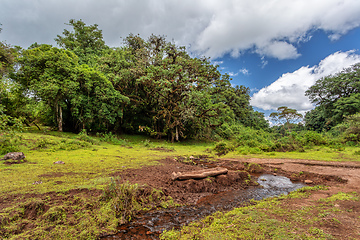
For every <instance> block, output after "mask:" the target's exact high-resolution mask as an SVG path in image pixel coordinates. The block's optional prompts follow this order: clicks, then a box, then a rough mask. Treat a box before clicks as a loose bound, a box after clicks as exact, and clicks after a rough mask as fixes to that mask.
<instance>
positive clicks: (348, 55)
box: [251, 51, 360, 112]
mask: <svg viewBox="0 0 360 240" xmlns="http://www.w3.org/2000/svg"><path fill="white" fill-rule="evenodd" d="M358 62H360V55H357V54H355V53H354V51H348V52H336V53H334V54H331V55H330V56H328V57H326V58H325V59H323V60H322V61H321V62H320V63H319V64H318V65H316V66H312V67H309V66H304V67H301V68H300V69H298V70H296V71H294V72H292V73H285V74H283V75H282V76H281V77H280V78H279V79H277V80H276V81H275V82H273V83H272V84H271V85H269V86H267V87H264V88H262V89H261V90H260V91H258V92H257V93H254V95H253V96H252V98H251V105H252V106H254V107H257V108H260V109H263V110H276V109H277V108H278V107H280V106H287V107H290V108H294V109H297V110H298V111H300V112H305V111H308V110H311V109H312V108H313V107H314V106H313V105H312V104H311V103H310V101H309V99H308V97H306V96H305V91H306V90H307V89H308V88H309V87H311V86H312V85H313V84H314V83H315V81H316V80H317V79H320V78H322V77H325V76H328V75H330V74H334V73H337V72H340V71H341V70H342V69H344V68H347V67H349V66H351V65H353V64H355V63H358Z"/></svg>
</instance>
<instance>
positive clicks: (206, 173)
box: [171, 167, 228, 180]
mask: <svg viewBox="0 0 360 240" xmlns="http://www.w3.org/2000/svg"><path fill="white" fill-rule="evenodd" d="M227 172H228V170H227V169H226V168H222V167H217V168H212V169H205V170H200V171H195V172H187V173H181V172H177V173H176V172H173V173H172V176H171V179H172V180H188V179H201V178H206V177H214V176H217V175H221V174H227Z"/></svg>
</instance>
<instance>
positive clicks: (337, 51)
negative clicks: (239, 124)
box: [0, 0, 360, 115]
mask: <svg viewBox="0 0 360 240" xmlns="http://www.w3.org/2000/svg"><path fill="white" fill-rule="evenodd" d="M70 19H76V20H79V19H81V20H83V21H84V22H85V23H86V24H87V25H92V24H98V26H99V29H101V30H102V31H103V36H104V40H105V43H106V44H107V45H109V46H112V47H118V46H121V44H122V41H123V40H122V38H125V37H126V36H128V35H129V34H130V33H133V34H140V36H141V37H143V38H145V39H146V38H148V37H149V36H150V35H151V34H155V35H162V36H166V37H167V40H168V41H174V42H175V43H176V44H177V45H180V46H185V47H186V48H187V51H188V52H189V53H190V54H191V55H192V56H206V57H209V58H210V59H211V61H212V63H213V64H216V65H218V66H219V70H220V71H221V73H223V74H224V73H228V74H229V75H230V76H231V78H232V79H233V80H232V81H231V83H232V84H233V85H244V86H246V87H248V88H249V89H250V91H251V102H250V103H251V105H252V106H253V107H254V108H255V109H256V110H258V111H261V112H264V113H265V114H266V115H268V114H269V113H270V112H274V111H276V109H277V108H278V107H280V106H287V107H290V108H294V109H296V110H298V111H299V112H300V113H305V112H306V111H309V110H311V109H313V108H314V106H313V105H312V104H311V103H310V102H309V99H308V98H307V97H306V96H305V94H304V93H305V91H306V90H307V89H308V88H309V87H310V86H311V85H313V84H314V83H315V81H316V80H317V79H320V78H322V77H324V76H328V75H331V74H334V73H337V72H339V71H341V70H342V69H344V68H347V67H350V66H351V65H353V64H355V63H358V62H360V50H359V49H360V0H291V1H289V0H251V1H250V0H104V1H99V0H0V23H1V24H2V26H0V27H1V28H2V32H1V33H0V41H5V42H6V43H8V44H11V45H18V46H21V47H23V48H27V47H29V46H30V45H31V44H32V43H35V42H37V43H46V44H52V45H54V46H55V45H56V43H55V41H54V38H56V36H57V35H61V33H62V32H63V30H64V29H65V28H66V29H68V30H71V28H69V26H67V25H66V24H65V23H68V22H69V20H70Z"/></svg>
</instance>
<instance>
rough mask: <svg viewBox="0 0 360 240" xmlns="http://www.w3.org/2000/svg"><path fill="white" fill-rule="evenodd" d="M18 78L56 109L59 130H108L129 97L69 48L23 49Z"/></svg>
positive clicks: (119, 116)
mask: <svg viewBox="0 0 360 240" xmlns="http://www.w3.org/2000/svg"><path fill="white" fill-rule="evenodd" d="M19 63H20V64H21V68H20V70H19V71H18V72H17V74H16V80H17V81H18V82H19V83H20V84H21V85H22V86H23V88H24V91H28V92H29V93H30V95H33V96H36V97H38V98H39V101H43V102H45V103H46V104H47V105H48V106H49V107H50V108H51V109H52V111H53V116H54V117H55V121H56V123H57V127H58V130H59V131H63V126H64V125H65V126H66V127H67V129H68V130H73V131H76V130H81V129H84V128H87V129H88V130H90V129H96V130H99V129H101V130H105V131H106V130H107V129H108V128H110V125H111V124H114V123H115V122H116V121H118V120H119V119H118V118H121V116H122V107H123V104H124V103H126V102H127V98H126V97H124V96H123V95H121V94H120V93H119V92H117V91H116V90H115V89H114V87H113V85H112V84H111V82H109V80H108V79H106V77H105V76H104V75H103V74H102V73H100V72H99V71H97V70H95V69H93V68H90V67H89V66H88V65H85V64H83V65H79V63H78V57H77V56H76V55H75V54H74V53H73V52H71V51H69V50H64V49H58V48H56V47H51V46H49V45H41V46H40V47H37V48H32V49H28V50H25V51H23V55H22V57H21V58H20V59H19Z"/></svg>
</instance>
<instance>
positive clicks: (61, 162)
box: [54, 161, 65, 164]
mask: <svg viewBox="0 0 360 240" xmlns="http://www.w3.org/2000/svg"><path fill="white" fill-rule="evenodd" d="M54 164H65V163H64V162H63V161H56V162H54Z"/></svg>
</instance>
